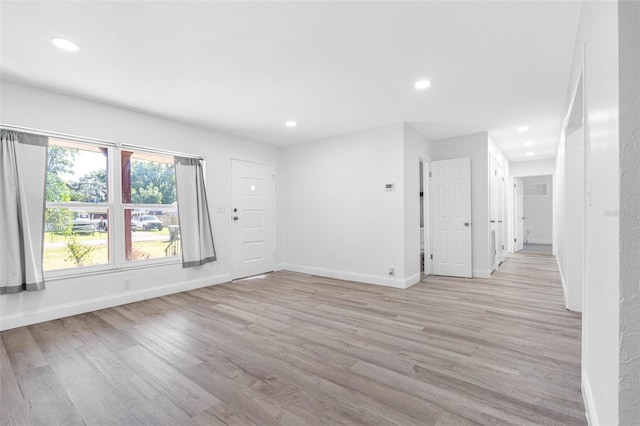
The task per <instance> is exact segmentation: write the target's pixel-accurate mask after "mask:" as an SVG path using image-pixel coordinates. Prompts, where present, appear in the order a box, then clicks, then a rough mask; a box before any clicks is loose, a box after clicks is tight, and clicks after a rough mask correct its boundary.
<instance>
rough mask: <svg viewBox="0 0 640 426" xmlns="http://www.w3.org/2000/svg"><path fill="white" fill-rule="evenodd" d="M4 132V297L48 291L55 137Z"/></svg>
mask: <svg viewBox="0 0 640 426" xmlns="http://www.w3.org/2000/svg"><path fill="white" fill-rule="evenodd" d="M0 131H1V133H2V140H1V142H0V166H1V167H0V294H10V293H19V292H21V291H25V290H26V291H34V290H42V289H44V279H43V270H42V250H43V242H44V209H45V189H46V177H47V176H46V175H47V144H48V141H49V139H48V138H47V137H46V136H39V135H32V134H28V133H20V132H15V131H11V130H5V129H2V130H0Z"/></svg>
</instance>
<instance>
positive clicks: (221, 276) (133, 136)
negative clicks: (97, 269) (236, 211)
mask: <svg viewBox="0 0 640 426" xmlns="http://www.w3.org/2000/svg"><path fill="white" fill-rule="evenodd" d="M0 89H1V92H2V99H1V111H2V117H1V118H0V120H1V122H2V123H3V124H7V125H15V126H23V127H29V128H35V129H41V130H46V131H53V132H60V133H66V134H71V135H77V136H84V137H90V138H98V139H105V140H111V141H116V142H122V143H129V144H135V145H142V146H149V147H156V148H161V149H167V150H175V151H179V152H186V153H192V154H198V155H202V156H204V157H205V159H206V164H207V191H208V198H209V202H210V203H211V204H212V206H211V208H212V209H213V211H214V213H213V215H212V221H213V231H214V238H215V244H216V251H217V255H218V261H216V262H212V263H208V264H205V265H203V266H200V267H194V268H186V269H183V268H182V267H181V265H180V264H172V265H165V266H154V267H153V268H144V269H135V270H126V271H117V272H109V273H103V274H98V275H92V276H82V277H76V278H68V279H56V280H48V281H47V283H46V290H45V291H41V292H33V293H31V292H30V293H25V292H23V293H19V294H16V295H3V296H2V297H0V312H1V316H0V327H1V328H3V329H4V328H11V327H16V326H20V325H24V324H27V323H32V322H38V321H45V320H49V319H53V318H59V317H62V316H67V315H73V314H77V313H81V312H87V311H90V310H95V309H100V308H104V307H107V306H114V305H117V304H122V303H128V302H131V301H134V300H141V299H145V298H149V297H155V296H158V295H162V294H168V293H171V292H177V291H183V290H185V289H189V288H197V287H202V286H207V285H211V284H216V283H221V282H225V281H228V280H229V279H230V272H231V263H230V260H231V259H230V219H229V217H228V214H217V213H215V211H216V210H217V207H218V206H223V207H227V208H228V206H229V202H230V193H229V189H230V180H229V179H230V177H229V176H230V175H229V166H230V158H231V157H232V156H233V157H240V158H248V159H255V160H260V161H264V162H269V163H273V164H275V165H276V170H277V169H278V167H279V162H280V150H279V149H278V148H275V147H272V146H270V145H266V144H262V143H256V142H251V141H247V140H242V139H239V138H236V137H232V136H226V135H222V134H219V133H215V132H212V131H208V130H204V129H199V128H195V127H191V126H187V125H184V124H180V123H177V122H172V121H169V120H164V119H160V118H156V117H152V116H148V115H144V114H139V113H135V112H132V111H127V110H123V109H119V108H113V107H109V106H106V105H102V104H98V103H94V102H89V101H85V100H80V99H77V98H73V97H68V96H63V95H60V94H56V93H52V92H47V91H43V90H39V89H35V88H30V87H26V86H22V85H19V84H15V83H11V82H6V81H2V82H0ZM278 189H279V188H278V187H277V188H276V192H278ZM278 247H279V249H278V252H279V253H280V252H281V248H282V244H281V241H279V244H278ZM125 277H126V278H128V279H131V280H132V289H131V290H127V291H124V290H123V285H122V281H123V279H124V278H125Z"/></svg>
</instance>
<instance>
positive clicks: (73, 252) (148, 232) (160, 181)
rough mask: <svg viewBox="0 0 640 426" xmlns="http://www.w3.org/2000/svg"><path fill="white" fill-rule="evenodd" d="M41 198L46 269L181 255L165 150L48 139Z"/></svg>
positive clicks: (103, 265)
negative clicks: (44, 208) (155, 151)
mask: <svg viewBox="0 0 640 426" xmlns="http://www.w3.org/2000/svg"><path fill="white" fill-rule="evenodd" d="M116 171H117V172H116ZM46 200H47V206H46V211H45V241H44V269H45V271H58V270H66V273H68V272H69V269H77V268H82V270H83V271H86V270H102V269H112V268H121V267H124V266H126V265H130V264H137V263H138V262H143V261H146V262H154V259H155V262H164V261H166V260H167V259H168V260H174V261H175V260H177V259H176V256H179V255H180V254H181V246H180V232H179V226H178V209H177V197H176V185H175V171H174V165H173V157H172V156H171V155H166V154H158V153H152V152H146V151H144V150H127V149H125V148H120V147H116V146H109V145H104V146H101V145H97V144H91V143H84V142H78V141H72V140H65V139H59V138H49V157H48V164H47V188H46Z"/></svg>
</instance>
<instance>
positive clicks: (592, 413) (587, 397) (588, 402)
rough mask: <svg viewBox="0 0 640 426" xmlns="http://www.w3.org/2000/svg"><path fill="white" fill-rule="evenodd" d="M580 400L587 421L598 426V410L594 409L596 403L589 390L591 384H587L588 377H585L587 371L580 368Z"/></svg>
mask: <svg viewBox="0 0 640 426" xmlns="http://www.w3.org/2000/svg"><path fill="white" fill-rule="evenodd" d="M581 389H582V400H583V402H584V411H585V415H586V417H587V423H588V424H590V425H594V426H598V425H600V424H601V423H600V420H599V419H598V412H597V411H596V403H595V400H594V399H593V391H592V390H591V385H590V384H589V379H588V377H587V373H586V371H585V370H584V367H583V369H582V386H581Z"/></svg>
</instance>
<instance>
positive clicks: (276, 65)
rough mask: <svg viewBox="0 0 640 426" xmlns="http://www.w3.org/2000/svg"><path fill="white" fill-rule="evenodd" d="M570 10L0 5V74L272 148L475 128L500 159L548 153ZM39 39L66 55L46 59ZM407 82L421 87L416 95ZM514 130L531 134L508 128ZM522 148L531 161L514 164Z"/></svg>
mask: <svg viewBox="0 0 640 426" xmlns="http://www.w3.org/2000/svg"><path fill="white" fill-rule="evenodd" d="M580 9H581V3H580V2H542V1H522V2H520V1H517V2H513V1H512V2H488V1H481V2H237V1H236V2H185V1H174V2H167V1H163V2H148V1H147V2H78V1H68V2H7V1H3V2H2V3H1V15H2V16H1V24H2V29H1V36H2V45H1V55H2V56H1V59H2V62H1V72H2V77H3V78H4V79H7V80H11V81H17V82H21V83H26V84H29V85H34V86H38V87H43V88H47V89H52V90H55V91H57V92H61V93H66V94H71V95H75V96H79V97H83V98H88V99H92V100H96V101H99V102H103V103H107V104H112V105H116V106H121V107H125V108H128V109H132V110H138V111H143V112H147V113H151V114H154V115H159V116H163V117H169V118H172V119H175V120H179V121H184V122H187V123H191V124H195V125H198V126H202V127H206V128H211V129H216V130H218V131H222V132H225V133H230V134H235V135H239V136H243V137H246V138H250V139H254V140H259V141H264V142H268V143H272V144H275V145H281V146H287V145H291V144H295V143H301V142H307V141H312V140H317V139H322V138H326V137H330V136H334V135H339V134H345V133H349V132H354V131H358V130H362V129H366V128H371V127H377V126H382V125H386V124H392V123H398V122H401V121H407V122H410V123H411V124H412V125H413V126H414V127H415V128H416V129H418V130H419V131H420V132H422V133H423V134H425V135H426V136H428V137H430V138H432V139H440V138H445V137H450V136H456V135H461V134H467V133H472V132H478V131H485V130H488V131H490V132H491V134H492V136H493V138H494V140H495V141H496V142H497V143H498V144H499V145H500V146H501V147H502V148H503V149H504V151H505V153H506V154H507V155H508V156H509V158H510V159H511V160H514V161H519V160H531V159H539V158H551V157H554V156H555V149H556V143H557V138H558V135H559V133H560V125H561V120H562V114H563V108H564V103H565V95H566V92H567V84H568V78H569V69H570V66H571V60H572V56H573V54H572V52H573V47H574V42H575V36H576V31H577V25H578V18H579V14H580ZM53 36H57V37H63V38H67V39H69V40H72V41H74V42H76V43H77V44H78V45H79V46H80V50H79V51H78V52H75V53H69V52H64V51H61V50H59V49H57V48H54V47H53V46H52V45H51V44H50V43H49V38H50V37H53ZM421 78H428V79H429V80H431V81H432V86H431V88H429V89H427V90H425V91H421V92H419V91H416V90H415V89H414V88H413V84H414V82H415V81H417V80H419V79H421ZM286 120H295V121H297V123H298V127H296V128H293V129H291V128H287V127H285V125H284V123H285V121H286ZM523 124H527V125H529V126H530V128H531V130H530V131H529V132H527V133H523V134H521V133H518V132H516V130H515V129H516V127H518V126H520V125H523ZM525 140H532V141H534V145H533V147H531V148H524V147H523V146H522V142H523V141H525ZM529 150H531V151H535V152H536V155H535V156H532V157H525V156H524V152H525V151H529Z"/></svg>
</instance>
